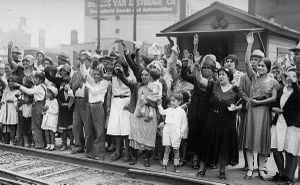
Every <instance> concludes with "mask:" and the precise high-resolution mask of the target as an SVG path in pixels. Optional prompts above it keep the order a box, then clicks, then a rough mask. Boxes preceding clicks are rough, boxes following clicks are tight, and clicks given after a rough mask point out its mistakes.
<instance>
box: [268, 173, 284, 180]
mask: <svg viewBox="0 0 300 185" xmlns="http://www.w3.org/2000/svg"><path fill="white" fill-rule="evenodd" d="M282 179H283V178H282V176H280V175H279V173H276V175H274V176H273V177H271V178H270V179H269V181H271V182H281V181H282Z"/></svg>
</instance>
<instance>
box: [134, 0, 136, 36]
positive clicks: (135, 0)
mask: <svg viewBox="0 0 300 185" xmlns="http://www.w3.org/2000/svg"><path fill="white" fill-rule="evenodd" d="M133 3H134V4H133V41H136V0H133Z"/></svg>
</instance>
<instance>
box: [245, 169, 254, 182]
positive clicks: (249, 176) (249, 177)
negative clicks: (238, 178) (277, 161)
mask: <svg viewBox="0 0 300 185" xmlns="http://www.w3.org/2000/svg"><path fill="white" fill-rule="evenodd" d="M249 172H250V173H251V175H250V174H249ZM248 174H249V175H248ZM252 178H253V170H249V169H248V171H247V174H246V175H245V177H244V179H246V180H250V179H252Z"/></svg>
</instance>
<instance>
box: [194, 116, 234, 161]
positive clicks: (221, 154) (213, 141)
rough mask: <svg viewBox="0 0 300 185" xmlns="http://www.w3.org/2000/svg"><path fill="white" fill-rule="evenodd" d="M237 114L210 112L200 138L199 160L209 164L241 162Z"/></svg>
mask: <svg viewBox="0 0 300 185" xmlns="http://www.w3.org/2000/svg"><path fill="white" fill-rule="evenodd" d="M235 124H236V122H235V115H226V114H221V115H220V114H217V113H214V112H212V111H211V112H210V113H209V115H208V118H207V121H206V124H205V127H204V130H203V135H202V137H201V139H200V141H198V142H199V146H200V147H201V148H202V151H201V152H200V153H199V160H200V161H204V162H206V163H207V164H221V165H236V164H238V162H239V151H238V140H237V131H236V125H235Z"/></svg>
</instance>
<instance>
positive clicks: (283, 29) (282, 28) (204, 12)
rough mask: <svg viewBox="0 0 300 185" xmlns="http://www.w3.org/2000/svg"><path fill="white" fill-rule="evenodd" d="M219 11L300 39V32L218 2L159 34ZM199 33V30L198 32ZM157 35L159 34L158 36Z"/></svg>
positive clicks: (175, 29) (176, 29)
mask: <svg viewBox="0 0 300 185" xmlns="http://www.w3.org/2000/svg"><path fill="white" fill-rule="evenodd" d="M215 10H219V11H222V12H225V13H227V14H229V15H232V16H234V17H237V18H239V19H242V20H245V21H246V22H249V23H252V24H254V25H256V26H258V27H261V28H265V29H267V30H269V31H271V32H274V33H277V34H280V35H284V36H287V37H290V38H292V39H295V40H297V41H298V39H299V38H300V32H299V31H297V30H294V29H291V28H288V27H286V26H283V25H281V24H278V23H275V22H271V21H269V20H268V19H266V18H264V17H262V16H259V15H251V14H249V13H248V12H246V11H243V10H241V9H238V8H235V7H232V6H229V5H226V4H223V3H220V2H218V1H215V2H213V3H212V4H211V5H210V6H208V7H206V8H204V9H202V10H200V11H198V12H196V13H194V14H192V15H190V16H189V17H186V18H185V19H183V20H181V21H179V22H177V23H175V24H173V25H171V26H169V27H167V28H165V29H164V30H162V31H161V32H160V33H168V32H177V31H178V29H179V28H182V27H184V26H186V25H188V24H190V23H192V22H194V21H196V20H197V19H199V18H201V17H203V16H205V15H207V14H208V13H210V12H212V11H215ZM200 31H201V30H200ZM158 35H159V34H158Z"/></svg>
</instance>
